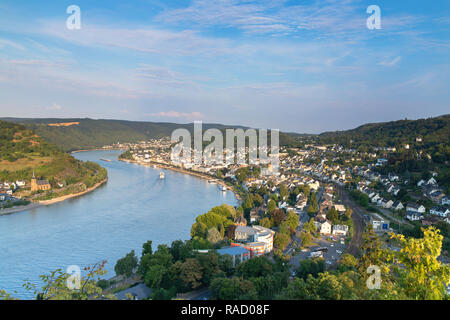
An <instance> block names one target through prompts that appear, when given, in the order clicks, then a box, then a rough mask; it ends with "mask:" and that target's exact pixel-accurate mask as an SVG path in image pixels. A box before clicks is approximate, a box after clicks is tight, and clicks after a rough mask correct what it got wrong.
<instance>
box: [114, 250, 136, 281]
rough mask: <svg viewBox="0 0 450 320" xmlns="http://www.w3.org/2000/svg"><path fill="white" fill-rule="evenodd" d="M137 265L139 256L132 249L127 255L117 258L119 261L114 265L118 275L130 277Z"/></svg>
mask: <svg viewBox="0 0 450 320" xmlns="http://www.w3.org/2000/svg"><path fill="white" fill-rule="evenodd" d="M137 265H138V258H137V257H136V254H135V253H134V250H131V252H130V253H128V254H127V255H126V256H125V257H123V258H122V259H119V260H117V263H116V265H115V267H114V271H115V272H116V274H118V275H124V276H126V277H130V276H131V274H132V273H133V270H134V269H135V268H136V267H137Z"/></svg>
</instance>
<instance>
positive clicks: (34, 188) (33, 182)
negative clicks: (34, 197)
mask: <svg viewBox="0 0 450 320" xmlns="http://www.w3.org/2000/svg"><path fill="white" fill-rule="evenodd" d="M35 191H38V185H37V182H36V176H35V175H34V170H33V177H32V178H31V192H35Z"/></svg>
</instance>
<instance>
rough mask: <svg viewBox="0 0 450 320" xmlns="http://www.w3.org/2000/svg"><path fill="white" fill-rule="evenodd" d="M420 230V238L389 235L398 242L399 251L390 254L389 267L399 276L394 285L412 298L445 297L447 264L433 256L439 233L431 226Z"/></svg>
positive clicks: (449, 275)
mask: <svg viewBox="0 0 450 320" xmlns="http://www.w3.org/2000/svg"><path fill="white" fill-rule="evenodd" d="M422 230H423V234H424V237H423V238H422V239H415V238H405V237H404V236H403V235H401V234H398V235H392V238H393V239H396V240H397V241H398V242H399V243H400V245H401V246H402V248H401V250H400V251H399V252H393V254H392V258H393V261H394V268H393V270H394V273H395V274H396V275H397V276H398V277H399V281H398V286H400V287H401V288H402V289H403V290H404V291H405V293H406V295H407V296H408V297H410V298H412V299H419V300H442V299H446V298H448V296H447V286H448V285H449V284H450V267H449V266H448V265H446V264H443V263H442V262H440V261H439V260H437V258H438V257H439V256H440V255H441V247H442V239H443V237H442V235H440V234H439V231H438V230H436V229H435V228H433V227H430V228H428V229H422Z"/></svg>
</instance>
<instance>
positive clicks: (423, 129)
mask: <svg viewBox="0 0 450 320" xmlns="http://www.w3.org/2000/svg"><path fill="white" fill-rule="evenodd" d="M449 136H450V115H443V116H440V117H436V118H428V119H419V120H399V121H391V122H382V123H370V124H365V125H362V126H360V127H357V128H355V129H352V130H346V131H335V132H324V133H322V134H320V135H319V136H318V140H319V141H320V142H321V143H325V144H327V143H329V144H342V145H344V146H346V147H352V146H353V147H355V146H356V147H358V146H361V145H372V146H378V147H395V146H401V145H403V144H407V143H408V144H411V143H416V142H419V141H416V138H420V139H421V140H422V141H420V145H421V146H423V147H425V148H426V147H430V146H432V145H436V144H448V143H449Z"/></svg>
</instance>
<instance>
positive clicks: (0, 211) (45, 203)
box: [0, 178, 108, 216]
mask: <svg viewBox="0 0 450 320" xmlns="http://www.w3.org/2000/svg"><path fill="white" fill-rule="evenodd" d="M107 182H108V178H105V179H103V180H102V181H100V182H98V183H96V184H95V185H94V186H92V187H90V188H87V189H86V190H84V191H82V192H77V193H73V194H68V195H65V196H61V197H58V198H54V199H51V200H41V201H37V202H32V203H30V204H28V205H25V206H19V207H12V208H9V209H0V216H4V215H9V214H13V213H17V212H22V211H26V210H30V209H35V208H38V207H41V206H49V205H52V204H55V203H58V202H62V201H65V200H68V199H72V198H76V197H79V196H82V195H85V194H87V193H89V192H92V191H94V190H95V189H97V188H99V187H100V186H102V185H104V184H105V183H107Z"/></svg>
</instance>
